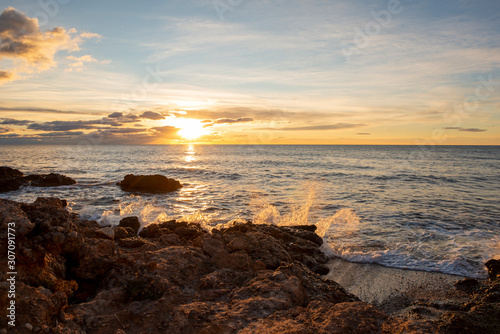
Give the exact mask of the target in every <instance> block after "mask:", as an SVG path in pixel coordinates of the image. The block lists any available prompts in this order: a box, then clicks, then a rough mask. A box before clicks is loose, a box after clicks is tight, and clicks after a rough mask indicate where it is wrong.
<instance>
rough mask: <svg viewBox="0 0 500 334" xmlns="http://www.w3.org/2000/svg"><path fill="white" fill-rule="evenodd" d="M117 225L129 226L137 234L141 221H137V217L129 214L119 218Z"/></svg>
mask: <svg viewBox="0 0 500 334" xmlns="http://www.w3.org/2000/svg"><path fill="white" fill-rule="evenodd" d="M118 226H120V227H130V228H131V229H132V230H133V231H134V233H135V234H137V231H139V228H141V223H140V222H139V217H136V216H130V217H125V218H123V219H122V220H120V224H118Z"/></svg>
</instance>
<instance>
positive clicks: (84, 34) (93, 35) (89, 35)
mask: <svg viewBox="0 0 500 334" xmlns="http://www.w3.org/2000/svg"><path fill="white" fill-rule="evenodd" d="M80 37H81V38H87V39H90V38H95V39H101V38H102V36H101V35H99V34H96V33H93V32H82V33H81V34H80Z"/></svg>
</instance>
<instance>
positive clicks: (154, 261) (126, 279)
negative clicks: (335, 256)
mask: <svg viewBox="0 0 500 334" xmlns="http://www.w3.org/2000/svg"><path fill="white" fill-rule="evenodd" d="M11 220H14V221H16V224H18V226H19V227H21V226H23V228H22V229H21V230H22V231H24V232H23V233H17V234H16V246H17V261H16V270H17V271H18V275H17V277H16V323H18V324H19V327H18V328H15V329H14V330H13V331H12V332H13V333H24V332H27V331H28V332H29V330H28V329H27V328H26V327H25V325H24V324H26V323H29V324H30V325H31V326H32V328H31V330H32V331H33V332H43V333H100V334H108V333H109V334H113V333H116V332H117V328H120V329H122V330H123V332H126V333H172V334H180V333H297V334H298V333H300V334H302V333H304V334H320V333H395V332H398V333H399V332H401V333H402V332H405V333H435V332H443V333H459V332H470V333H499V332H500V316H499V315H500V306H499V300H500V280H498V279H495V280H477V281H476V280H471V279H468V280H463V281H461V282H459V283H457V284H456V286H457V288H458V289H461V288H462V287H473V288H471V289H470V291H471V292H472V293H469V291H467V292H468V293H461V292H457V291H455V290H453V289H452V290H451V291H448V294H447V298H449V297H448V296H451V295H452V294H455V295H460V299H459V300H458V301H457V302H456V303H453V301H451V300H450V299H446V300H444V301H442V300H436V297H435V296H429V297H430V298H431V299H430V300H427V301H425V300H420V299H419V300H417V301H414V302H413V303H412V305H411V307H413V309H414V310H418V309H422V310H431V311H432V312H431V311H429V312H420V313H418V314H417V313H415V312H413V313H412V314H409V313H408V314H407V313H401V314H399V313H398V314H397V315H395V316H393V317H388V316H387V315H386V314H385V313H384V312H382V311H381V310H380V309H379V308H377V307H375V306H372V305H369V304H367V303H364V302H361V301H359V299H358V298H357V297H355V296H354V295H352V294H350V293H348V292H346V291H345V290H344V289H343V288H342V287H341V286H340V285H339V284H337V283H335V282H333V281H330V280H327V279H325V278H324V277H323V276H320V275H318V274H317V273H318V272H319V273H322V270H323V269H322V268H321V267H322V265H323V264H324V261H325V257H324V256H325V255H324V254H323V253H322V252H321V251H320V250H319V245H318V243H317V242H314V238H313V236H312V235H311V234H310V233H313V232H314V231H311V230H309V229H308V228H295V227H278V226H270V225H254V224H251V223H236V224H235V225H234V226H232V227H230V228H221V229H220V230H218V229H214V230H212V231H211V232H206V231H202V230H201V228H200V227H199V226H197V225H195V224H192V223H186V222H176V221H169V222H164V223H161V224H153V225H149V226H147V227H146V228H145V229H143V231H144V233H142V231H141V235H143V236H144V238H141V237H137V236H135V233H134V230H133V228H132V227H130V226H118V227H114V228H111V227H105V228H103V227H101V226H99V225H98V224H97V223H96V222H94V221H85V220H80V219H79V218H78V217H77V216H76V215H72V214H70V213H69V212H68V211H67V210H66V209H65V208H64V202H63V201H61V200H59V199H55V198H40V199H37V201H36V202H35V203H32V204H25V203H17V202H14V201H8V200H0V222H1V223H2V226H3V225H4V222H9V221H11ZM131 221H133V222H134V224H133V226H135V227H136V228H138V226H137V225H138V220H137V218H136V219H132V220H131ZM125 223H126V221H125ZM131 225H132V224H131ZM136 231H137V230H136ZM111 232H112V233H113V234H114V239H115V240H116V241H114V240H112V238H110V235H111ZM303 232H304V233H303ZM120 235H121V236H123V238H122V237H120ZM130 235H132V236H133V237H127V236H130ZM0 241H1V242H2V244H5V242H6V235H5V233H3V231H0ZM2 248H3V249H5V247H3V246H2ZM488 263H489V264H488V266H489V267H488V268H490V267H491V268H492V269H494V266H491V264H492V262H488ZM493 264H495V262H493ZM0 267H2V268H7V262H6V257H5V256H2V257H0ZM3 275H4V276H2V273H0V276H1V277H0V278H2V279H1V280H0V291H3V292H2V293H4V294H5V292H6V289H8V286H9V283H8V281H6V277H5V272H4V274H3ZM476 283H477V284H476ZM6 301H7V299H6V298H0V308H3V309H4V310H5V309H6V307H7V305H6ZM424 302H425V305H424V304H423V303H424ZM429 315H432V318H429V317H430V316H429ZM426 317H427V318H426ZM118 332H119V331H118Z"/></svg>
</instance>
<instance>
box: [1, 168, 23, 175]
mask: <svg viewBox="0 0 500 334" xmlns="http://www.w3.org/2000/svg"><path fill="white" fill-rule="evenodd" d="M23 176H24V174H23V173H21V172H20V171H18V170H17V169H14V168H11V167H7V166H0V177H23Z"/></svg>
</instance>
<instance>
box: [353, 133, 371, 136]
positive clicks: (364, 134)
mask: <svg viewBox="0 0 500 334" xmlns="http://www.w3.org/2000/svg"><path fill="white" fill-rule="evenodd" d="M356 134H357V135H361V136H369V135H371V133H369V132H358V133H356Z"/></svg>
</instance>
